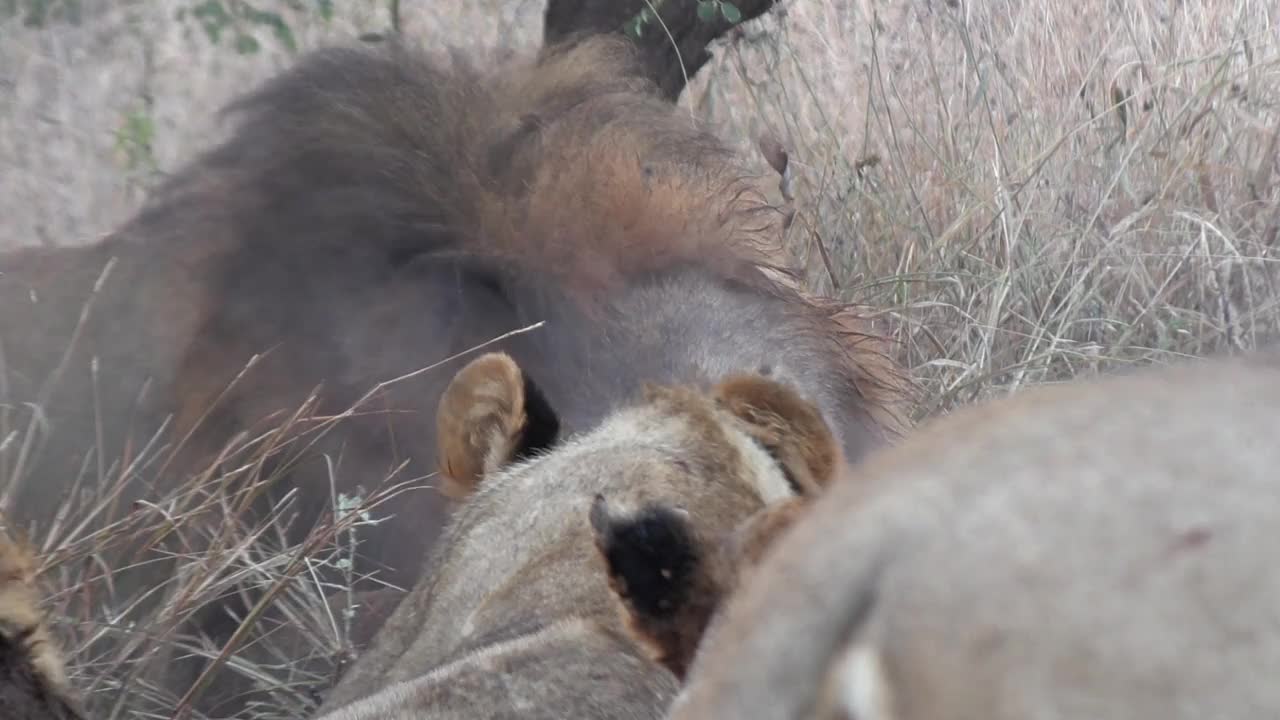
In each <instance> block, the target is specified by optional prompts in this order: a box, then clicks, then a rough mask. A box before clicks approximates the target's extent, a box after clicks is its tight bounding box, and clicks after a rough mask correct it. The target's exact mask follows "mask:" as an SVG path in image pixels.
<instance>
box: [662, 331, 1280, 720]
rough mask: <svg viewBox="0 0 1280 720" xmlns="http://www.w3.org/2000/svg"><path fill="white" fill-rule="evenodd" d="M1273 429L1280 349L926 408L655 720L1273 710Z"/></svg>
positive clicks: (775, 558)
mask: <svg viewBox="0 0 1280 720" xmlns="http://www.w3.org/2000/svg"><path fill="white" fill-rule="evenodd" d="M1278 432H1280V355H1276V354H1258V355H1256V356H1253V357H1249V358H1246V359H1231V360H1226V359H1215V360H1212V361H1201V362H1197V363H1193V364H1189V365H1186V366H1179V367H1172V368H1165V369H1159V370H1151V369H1148V370H1143V371H1140V372H1135V373H1132V374H1128V375H1126V376H1123V377H1110V378H1106V379H1102V380H1094V381H1088V382H1085V381H1080V382H1074V383H1070V384H1066V385H1062V386H1056V387H1046V388H1041V389H1035V390H1030V391H1026V392H1023V393H1021V394H1019V395H1018V396H1015V397H1012V398H1008V399H1003V400H1000V401H996V402H991V403H989V404H986V405H984V406H980V407H972V408H968V409H964V410H961V411H958V412H956V413H954V414H953V415H951V416H950V417H945V418H942V419H939V420H936V421H933V422H932V423H931V424H928V425H926V426H925V427H924V428H922V429H921V430H919V431H918V432H917V433H916V434H914V435H913V436H911V437H910V438H909V439H907V440H906V441H904V442H903V443H902V444H900V445H899V446H897V447H894V448H891V449H888V450H886V451H884V452H880V453H877V454H875V455H873V456H872V457H871V458H869V459H868V460H867V461H866V462H865V463H863V464H861V465H860V466H858V467H856V468H855V469H854V472H853V474H852V475H851V476H850V478H849V479H848V480H847V481H842V482H840V483H836V484H835V485H833V486H832V487H831V488H829V489H828V492H827V493H825V494H824V495H823V496H822V497H821V498H819V499H817V500H815V501H814V503H813V506H812V508H811V509H810V511H809V512H808V513H807V514H806V516H805V517H804V518H803V519H802V520H801V521H800V522H799V523H797V524H796V525H795V526H794V527H793V528H791V529H790V530H789V531H787V532H786V533H784V534H783V536H782V537H781V539H780V540H779V541H778V542H777V543H776V544H775V545H774V546H773V547H772V549H770V550H768V551H766V553H765V556H764V560H763V561H762V563H761V564H760V566H759V567H758V568H757V569H756V571H755V572H754V574H753V575H752V576H751V577H750V578H749V579H748V581H747V582H746V583H745V585H744V588H743V589H742V590H741V591H740V592H739V593H736V594H735V595H733V596H732V597H731V598H730V599H729V601H728V603H727V604H726V607H725V609H724V611H723V612H722V614H720V615H718V616H717V618H716V619H715V620H714V621H713V623H712V625H711V627H710V629H709V631H708V632H707V634H706V636H705V637H704V640H703V645H702V646H701V648H700V649H699V652H698V654H697V657H696V659H695V661H694V663H693V667H692V670H691V672H690V674H689V678H688V683H687V685H686V686H685V688H684V690H683V691H682V694H681V697H680V699H679V700H678V701H677V702H676V703H675V704H674V706H673V708H672V711H671V714H670V716H669V717H670V718H672V720H689V719H694V718H696V719H697V720H716V719H717V718H724V719H725V720H729V719H730V718H732V719H733V720H751V719H752V718H769V719H770V720H781V719H783V718H792V719H797V720H798V719H799V718H806V719H809V718H815V719H818V720H837V719H848V718H858V719H859V720H888V719H890V718H893V719H895V720H926V719H928V720H937V719H939V718H947V719H948V720H1015V719H1016V720H1028V719H1040V718H1044V719H1046V720H1048V719H1049V718H1091V719H1092V720H1121V719H1125V720H1132V719H1133V718H1161V719H1162V720H1173V719H1186V720H1192V719H1197V720H1198V719H1200V718H1206V717H1213V718H1224V719H1234V720H1245V719H1246V718H1260V717H1275V716H1278V715H1280V684H1277V683H1276V680H1275V679H1276V678H1277V677H1280V569H1278V568H1277V562H1276V553H1277V551H1278V550H1280V434H1278Z"/></svg>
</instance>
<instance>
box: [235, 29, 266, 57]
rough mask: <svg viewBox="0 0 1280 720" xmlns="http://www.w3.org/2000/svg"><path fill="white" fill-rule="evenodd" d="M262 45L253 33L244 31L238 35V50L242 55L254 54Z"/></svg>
mask: <svg viewBox="0 0 1280 720" xmlns="http://www.w3.org/2000/svg"><path fill="white" fill-rule="evenodd" d="M260 47H261V46H260V45H258V41H257V39H255V38H254V37H253V36H252V35H245V34H243V33H241V34H240V35H236V52H238V53H240V54H241V55H252V54H254V53H256V52H258V49H259V48H260Z"/></svg>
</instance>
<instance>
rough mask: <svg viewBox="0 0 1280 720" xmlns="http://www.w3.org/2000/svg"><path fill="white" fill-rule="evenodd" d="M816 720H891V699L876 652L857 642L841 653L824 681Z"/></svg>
mask: <svg viewBox="0 0 1280 720" xmlns="http://www.w3.org/2000/svg"><path fill="white" fill-rule="evenodd" d="M824 695H825V697H824V701H823V703H822V706H821V707H820V708H819V712H818V713H817V714H816V715H817V717H818V718H819V720H844V719H846V718H848V719H850V720H893V697H892V693H891V691H890V689H889V682H888V679H887V678H886V677H885V673H884V664H883V662H882V661H881V659H880V652H879V650H877V649H876V648H875V647H874V646H872V645H871V644H870V643H866V642H859V643H858V644H856V645H854V646H853V647H851V648H849V649H848V650H846V651H845V653H844V655H843V656H841V658H840V660H839V662H838V663H837V664H836V666H835V668H833V669H832V671H831V674H830V675H829V676H828V678H827V688H826V692H825V693H824Z"/></svg>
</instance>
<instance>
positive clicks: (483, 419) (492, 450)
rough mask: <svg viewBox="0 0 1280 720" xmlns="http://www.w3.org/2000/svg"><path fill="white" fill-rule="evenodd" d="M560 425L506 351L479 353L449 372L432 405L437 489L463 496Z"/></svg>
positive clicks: (546, 441)
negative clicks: (434, 407)
mask: <svg viewBox="0 0 1280 720" xmlns="http://www.w3.org/2000/svg"><path fill="white" fill-rule="evenodd" d="M559 430H560V422H559V420H558V419H557V418H556V415H555V413H554V412H552V410H551V407H550V405H548V404H547V402H546V399H545V398H544V397H543V396H542V393H541V391H539V390H538V388H537V386H535V385H534V384H533V383H532V382H531V381H530V380H529V379H528V378H527V377H526V376H525V374H524V373H523V372H521V371H520V366H519V365H517V364H516V361H515V360H513V359H512V358H511V356H510V355H507V354H506V353H487V354H485V355H481V356H480V357H478V358H476V359H475V360H472V361H471V362H470V363H467V365H466V367H464V368H462V369H461V370H459V371H458V374H457V375H455V376H454V377H453V380H452V381H451V382H450V383H449V387H447V388H445V391H444V395H443V396H441V398H440V405H439V407H438V408H437V410H436V444H437V446H438V458H439V461H438V462H439V465H440V473H441V475H442V476H443V481H442V483H441V487H440V492H442V493H443V494H444V495H445V496H447V497H449V498H452V499H454V500H461V499H463V498H465V497H467V496H468V495H470V494H471V493H472V491H474V490H475V488H476V486H477V485H479V483H480V479H481V478H482V477H484V476H485V475H486V474H488V473H492V472H494V471H495V470H499V469H501V468H502V467H504V466H506V465H508V464H510V463H512V462H515V461H516V460H519V459H521V458H523V457H527V456H528V455H531V454H532V453H534V452H536V451H538V450H543V449H546V448H548V447H550V446H551V445H552V444H553V443H554V442H555V439H556V435H557V434H558V433H559Z"/></svg>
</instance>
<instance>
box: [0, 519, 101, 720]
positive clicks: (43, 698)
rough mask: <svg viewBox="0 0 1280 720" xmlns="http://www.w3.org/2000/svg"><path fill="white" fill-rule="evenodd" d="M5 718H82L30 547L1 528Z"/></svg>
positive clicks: (0, 672)
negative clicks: (44, 605) (43, 608)
mask: <svg viewBox="0 0 1280 720" xmlns="http://www.w3.org/2000/svg"><path fill="white" fill-rule="evenodd" d="M0 717H3V718H5V720H80V718H81V717H82V716H81V714H80V708H79V700H78V699H77V698H76V697H74V695H73V693H72V691H71V689H70V687H69V685H68V683H67V675H66V670H65V668H64V665H63V660H62V653H61V651H60V650H59V648H58V646H57V642H56V640H55V639H54V638H53V635H52V634H51V633H50V632H49V628H48V627H47V626H46V624H45V618H44V613H43V612H42V611H41V609H40V597H39V593H38V590H37V589H36V585H35V558H34V557H33V556H32V555H31V552H30V550H29V549H28V548H27V547H26V546H25V545H22V544H20V543H18V542H16V541H14V540H12V539H11V538H9V537H7V536H5V535H4V534H3V532H2V531H0Z"/></svg>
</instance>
